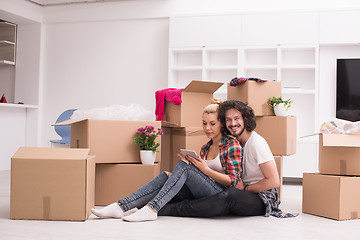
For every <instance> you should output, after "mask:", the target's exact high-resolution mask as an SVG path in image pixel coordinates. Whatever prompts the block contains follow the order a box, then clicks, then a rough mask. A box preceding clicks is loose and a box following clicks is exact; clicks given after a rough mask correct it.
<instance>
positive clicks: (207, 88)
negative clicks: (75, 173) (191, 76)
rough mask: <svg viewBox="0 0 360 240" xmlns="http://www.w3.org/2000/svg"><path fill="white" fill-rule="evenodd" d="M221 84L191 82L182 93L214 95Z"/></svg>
mask: <svg viewBox="0 0 360 240" xmlns="http://www.w3.org/2000/svg"><path fill="white" fill-rule="evenodd" d="M222 85H223V83H220V82H207V81H196V80H193V81H191V82H190V83H189V85H187V86H186V87H185V88H184V90H183V91H185V92H199V93H214V92H215V91H216V90H218V89H219V88H220V87H221V86H222Z"/></svg>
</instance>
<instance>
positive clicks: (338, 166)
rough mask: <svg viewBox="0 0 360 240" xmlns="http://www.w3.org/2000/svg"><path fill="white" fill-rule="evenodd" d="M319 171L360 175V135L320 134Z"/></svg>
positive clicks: (322, 172)
mask: <svg viewBox="0 0 360 240" xmlns="http://www.w3.org/2000/svg"><path fill="white" fill-rule="evenodd" d="M319 172H320V173H321V174H335V175H360V135H348V134H319Z"/></svg>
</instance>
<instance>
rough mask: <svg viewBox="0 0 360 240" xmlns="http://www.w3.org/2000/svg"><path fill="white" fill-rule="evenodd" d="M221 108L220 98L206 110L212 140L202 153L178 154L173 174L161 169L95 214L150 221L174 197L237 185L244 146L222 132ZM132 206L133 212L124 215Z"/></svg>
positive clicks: (198, 195) (205, 125)
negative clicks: (194, 154) (124, 196)
mask: <svg viewBox="0 0 360 240" xmlns="http://www.w3.org/2000/svg"><path fill="white" fill-rule="evenodd" d="M218 108H219V101H218V100H213V103H212V104H210V105H208V106H207V107H206V108H205V109H204V111H203V114H202V126H203V129H204V132H205V134H206V136H207V137H208V138H210V141H209V142H208V143H207V144H205V145H204V146H203V147H202V148H201V151H200V157H198V158H197V159H196V158H193V157H191V156H189V155H187V156H182V155H181V154H179V156H180V158H181V160H180V161H179V162H178V164H177V165H176V166H175V168H174V170H173V172H172V173H171V174H170V173H167V172H162V173H161V174H160V175H158V176H157V177H155V178H154V179H153V180H152V181H150V182H149V183H147V184H145V185H144V186H142V187H141V188H140V189H138V190H137V191H136V192H134V193H132V194H131V195H129V196H128V197H126V198H124V199H121V200H119V201H118V202H116V203H113V204H110V205H109V206H106V207H105V208H103V209H100V210H98V209H92V212H93V214H95V215H96V216H98V217H114V218H122V219H123V220H125V221H132V222H140V221H151V220H156V218H157V215H158V214H157V213H158V212H159V210H160V209H161V208H162V207H163V206H164V205H165V204H167V203H168V202H169V201H171V200H172V201H182V200H185V199H194V198H195V199H198V198H203V197H208V196H212V195H215V194H217V193H219V192H222V191H223V190H224V189H226V188H229V187H235V186H236V185H237V183H238V181H239V179H240V171H241V167H240V161H241V146H240V144H239V142H238V141H237V140H236V139H235V138H231V137H227V136H224V135H222V133H221V123H220V121H219V119H218ZM140 207H141V209H140V210H139V211H136V212H135V213H132V212H133V210H132V209H134V208H140ZM129 210H130V215H128V216H125V215H127V214H128V212H127V211H129ZM131 213H132V214H131Z"/></svg>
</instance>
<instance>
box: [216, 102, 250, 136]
mask: <svg viewBox="0 0 360 240" xmlns="http://www.w3.org/2000/svg"><path fill="white" fill-rule="evenodd" d="M230 109H236V110H238V111H239V112H240V113H241V115H242V118H243V119H244V125H245V129H246V130H247V131H249V132H251V131H253V130H254V129H255V128H256V118H255V114H254V110H253V109H252V108H251V107H250V106H249V105H248V103H244V102H241V101H239V100H227V101H224V102H223V103H221V104H220V106H219V109H218V111H219V115H218V118H219V120H220V122H221V126H222V131H223V133H225V134H227V135H231V133H230V131H229V130H228V129H227V127H226V119H225V114H226V111H227V110H230Z"/></svg>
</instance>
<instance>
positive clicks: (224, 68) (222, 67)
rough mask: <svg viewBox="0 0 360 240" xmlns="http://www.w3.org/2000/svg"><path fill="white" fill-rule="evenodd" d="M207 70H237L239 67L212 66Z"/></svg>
mask: <svg viewBox="0 0 360 240" xmlns="http://www.w3.org/2000/svg"><path fill="white" fill-rule="evenodd" d="M205 69H206V70H237V69H238V66H220V65H219V66H210V67H205Z"/></svg>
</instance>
